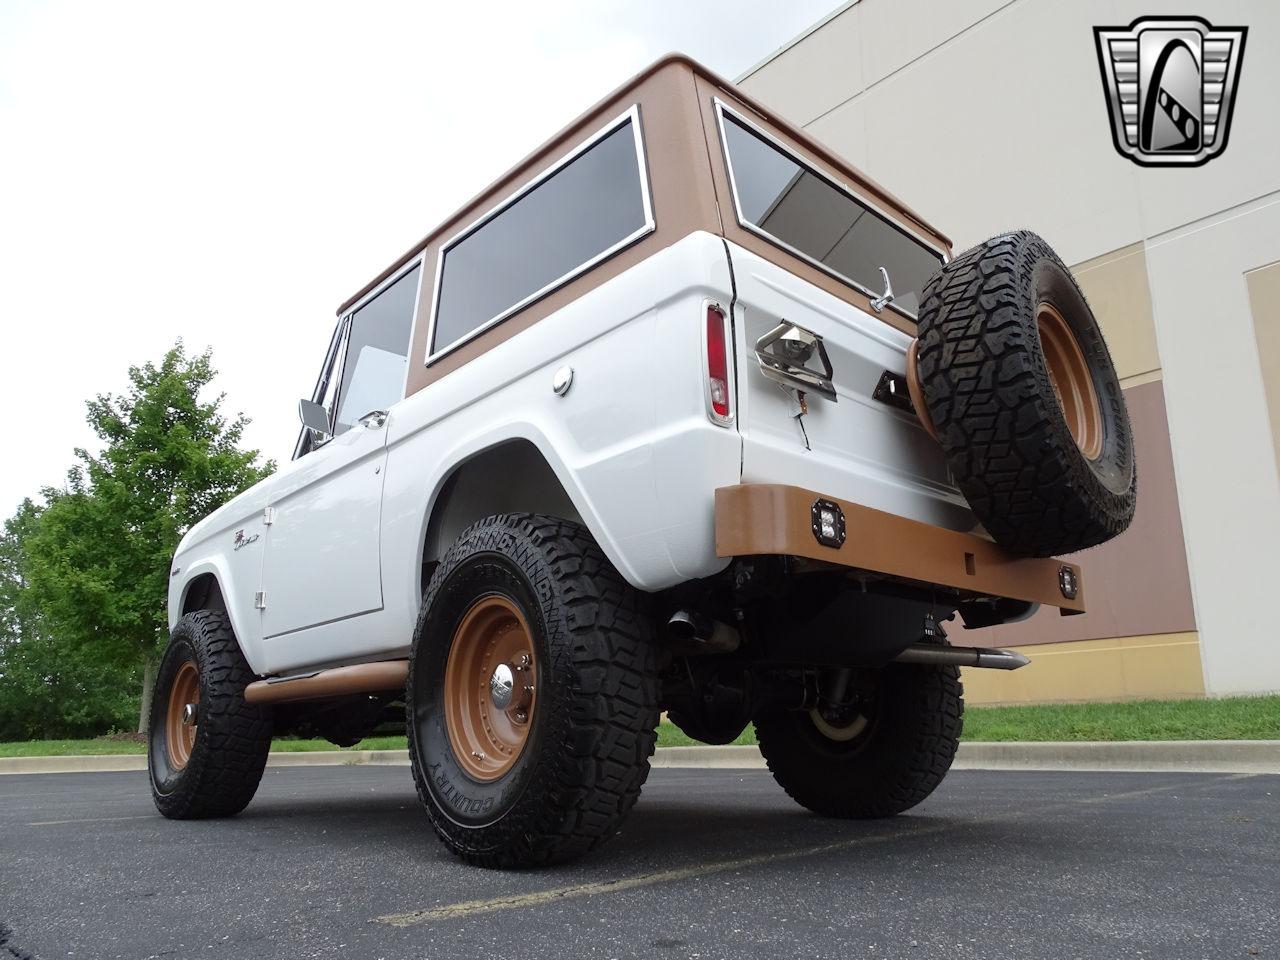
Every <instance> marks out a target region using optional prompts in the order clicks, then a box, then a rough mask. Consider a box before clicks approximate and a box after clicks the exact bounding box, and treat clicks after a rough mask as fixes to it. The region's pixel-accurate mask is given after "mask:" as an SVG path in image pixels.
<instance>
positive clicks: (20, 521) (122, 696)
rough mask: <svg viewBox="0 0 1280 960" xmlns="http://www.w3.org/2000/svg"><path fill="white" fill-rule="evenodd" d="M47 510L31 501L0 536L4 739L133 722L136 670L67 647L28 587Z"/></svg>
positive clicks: (0, 726)
mask: <svg viewBox="0 0 1280 960" xmlns="http://www.w3.org/2000/svg"><path fill="white" fill-rule="evenodd" d="M40 521H41V508H40V507H39V506H38V505H37V504H35V503H33V502H32V501H31V500H30V499H28V500H24V501H23V502H22V503H21V504H20V505H19V507H18V510H17V512H16V513H15V514H14V515H13V516H12V517H10V518H9V519H8V520H7V521H6V522H5V524H4V531H3V533H2V534H0V740H27V739H32V738H52V737H74V736H85V735H91V734H95V733H100V732H101V731H103V730H106V729H112V728H118V727H121V726H123V725H124V724H126V723H128V722H129V720H130V716H131V714H132V711H133V710H134V709H136V705H135V704H134V702H133V697H132V696H131V691H132V689H133V685H134V683H135V682H136V681H135V679H134V677H133V674H134V673H135V672H136V671H131V670H128V669H123V668H121V667H120V666H118V665H116V664H112V663H100V662H94V661H92V660H88V661H86V660H85V659H84V658H83V657H82V656H81V655H80V652H79V651H77V650H75V649H66V648H59V645H58V644H56V643H55V642H54V641H53V639H52V638H51V637H50V635H49V633H48V631H47V630H46V629H45V624H44V619H43V617H42V616H41V613H40V610H39V608H38V606H37V605H36V604H35V602H34V600H33V597H32V594H31V591H30V590H28V589H27V574H26V571H27V559H26V548H27V543H28V542H29V540H30V539H31V538H32V537H33V536H34V534H35V531H36V530H37V529H38V526H39V524H40Z"/></svg>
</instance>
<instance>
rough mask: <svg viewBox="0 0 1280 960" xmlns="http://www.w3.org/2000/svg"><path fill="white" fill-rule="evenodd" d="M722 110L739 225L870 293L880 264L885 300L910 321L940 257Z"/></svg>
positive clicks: (875, 291)
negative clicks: (889, 285) (889, 292)
mask: <svg viewBox="0 0 1280 960" xmlns="http://www.w3.org/2000/svg"><path fill="white" fill-rule="evenodd" d="M721 116H722V117H723V119H724V147H725V154H726V156H727V157H728V160H729V172H730V177H731V178H732V180H733V192H734V200H735V202H736V204H737V208H738V217H739V219H740V221H741V222H742V224H743V226H745V227H747V228H748V229H750V230H753V231H754V232H756V233H759V234H761V235H763V236H764V237H765V238H766V239H768V240H770V241H772V242H773V243H776V244H778V245H779V246H782V247H784V248H786V249H788V250H789V251H791V252H792V253H794V254H797V255H798V256H800V257H801V258H803V259H805V260H808V261H810V262H812V263H815V264H816V265H817V266H819V267H821V268H822V269H824V270H826V271H827V272H828V273H831V274H834V275H835V276H837V277H838V278H840V279H841V280H845V281H847V282H850V283H852V284H853V285H854V286H856V287H859V288H861V289H862V290H863V291H866V292H870V293H871V294H872V295H873V296H874V295H879V294H880V293H881V292H882V291H883V289H884V281H883V279H882V278H881V277H880V270H879V268H880V267H884V268H885V269H886V270H888V271H889V277H890V279H891V281H892V282H893V290H894V293H895V294H896V296H895V298H894V300H893V301H892V302H891V303H890V306H891V307H893V308H895V309H897V310H898V311H899V312H900V313H905V314H906V315H907V316H909V317H911V318H912V319H914V318H915V315H916V312H917V311H918V310H919V308H920V295H921V293H922V291H923V290H924V285H925V283H926V282H927V281H928V279H929V277H930V275H932V274H933V272H934V271H935V270H937V269H938V267H939V266H940V265H941V264H942V255H941V254H940V253H938V252H937V251H935V250H933V249H932V248H931V247H928V246H926V245H925V244H923V243H921V242H920V241H919V240H917V239H916V238H914V237H912V236H911V235H910V234H908V233H907V232H906V231H904V230H902V229H900V228H899V227H897V226H895V225H894V224H892V223H890V222H889V221H888V220H886V219H885V218H884V217H882V216H881V215H880V214H879V213H877V212H876V211H875V210H872V209H871V208H870V207H868V206H865V205H864V204H863V203H861V202H859V201H858V200H856V199H855V198H854V197H852V196H851V195H850V194H849V193H848V192H847V191H846V190H844V189H843V188H841V187H838V186H836V184H834V183H833V182H832V181H830V180H829V179H827V178H826V177H824V176H822V175H821V174H819V173H818V172H817V171H816V170H813V169H811V168H810V167H808V166H805V165H803V164H801V163H800V162H799V161H798V160H796V159H795V158H794V157H792V156H791V155H790V154H788V153H786V152H784V151H783V150H781V149H779V148H778V147H777V146H775V145H774V144H772V143H770V142H769V141H767V140H765V139H764V138H763V137H761V136H760V135H759V134H758V133H756V132H755V131H754V130H752V129H751V128H750V127H749V126H747V125H746V124H744V123H742V122H741V121H739V120H737V119H736V118H734V117H733V116H732V115H731V114H730V113H728V112H726V111H722V112H721Z"/></svg>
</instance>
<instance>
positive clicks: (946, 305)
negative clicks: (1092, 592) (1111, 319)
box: [909, 230, 1137, 557]
mask: <svg viewBox="0 0 1280 960" xmlns="http://www.w3.org/2000/svg"><path fill="white" fill-rule="evenodd" d="M913 353H914V354H915V357H916V367H915V369H914V370H911V371H909V376H912V377H915V378H917V379H918V384H917V387H918V393H920V394H922V395H923V403H924V406H925V408H926V409H925V411H924V413H923V416H924V417H927V419H928V420H930V421H932V423H931V424H928V425H929V426H931V427H932V429H933V431H934V432H935V434H936V436H937V438H938V442H939V443H940V444H941V445H942V448H943V449H944V450H945V451H946V454H947V460H948V463H949V465H950V467H951V471H952V474H953V475H954V477H955V480H956V483H957V485H958V486H959V487H960V491H961V492H962V493H963V494H964V495H965V498H966V499H967V500H968V501H969V505H970V507H971V508H972V509H973V512H974V514H975V515H976V516H977V518H978V519H979V520H980V521H981V523H982V525H983V526H984V527H985V528H986V530H987V532H988V533H990V534H991V536H992V537H993V538H994V539H995V541H996V542H997V543H998V544H1000V545H1001V546H1003V547H1005V548H1006V549H1008V550H1010V551H1011V552H1014V553H1018V554H1022V555H1025V556H1035V557H1047V556H1052V555H1055V554H1061V553H1072V552H1074V551H1076V550H1083V549H1084V548H1086V547H1092V546H1095V545H1097V544H1100V543H1104V542H1105V541H1107V540H1110V539H1112V538H1113V537H1116V536H1118V535H1119V534H1120V533H1122V532H1123V531H1124V530H1125V528H1126V527H1128V526H1129V522H1130V521H1131V520H1132V519H1133V510H1134V505H1135V503H1136V501H1137V474H1136V467H1135V462H1134V452H1133V431H1132V428H1131V427H1130V425H1129V415H1128V412H1127V411H1126V409H1125V404H1124V396H1123V394H1122V393H1121V390H1120V380H1119V378H1118V377H1117V376H1116V371H1115V367H1114V366H1113V365H1112V363H1111V354H1110V352H1109V351H1108V350H1107V344H1106V342H1105V341H1104V340H1103V338H1102V331H1101V330H1100V329H1099V327H1098V322H1097V320H1096V319H1094V316H1093V312H1092V311H1091V310H1090V309H1089V305H1088V304H1087V303H1086V302H1085V299H1084V295H1083V294H1081V292H1080V288H1079V287H1077V286H1076V283H1075V280H1074V279H1073V278H1072V276H1071V273H1070V271H1068V270H1067V268H1066V267H1065V266H1064V265H1063V263H1062V261H1061V260H1060V259H1058V256H1057V255H1056V254H1055V253H1054V252H1053V250H1052V248H1050V246H1049V245H1048V244H1047V243H1045V242H1044V240H1042V239H1041V238H1040V237H1038V236H1036V235H1035V234H1034V233H1031V232H1029V231H1026V230H1021V231H1018V232H1017V233H1009V234H1003V235H1001V236H998V237H994V238H993V239H991V240H988V241H987V242H986V243H984V244H982V245H981V246H978V247H974V248H973V249H972V250H969V251H968V252H966V253H964V254H961V255H960V256H958V257H956V258H955V259H953V260H952V261H951V262H949V263H948V264H946V265H945V266H944V267H943V268H942V269H941V270H939V271H938V272H937V273H936V274H935V275H934V276H933V277H932V279H930V281H929V283H928V285H927V286H926V287H925V291H924V302H923V304H922V305H921V307H920V322H919V342H918V344H916V345H915V349H914V350H913Z"/></svg>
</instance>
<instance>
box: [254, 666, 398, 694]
mask: <svg viewBox="0 0 1280 960" xmlns="http://www.w3.org/2000/svg"><path fill="white" fill-rule="evenodd" d="M408 678H409V661H408V660H380V661H378V662H377V663H357V664H355V665H354V666H350V667H335V668H334V669H332V670H318V671H316V672H315V673H305V674H301V675H295V676H292V677H272V678H271V679H270V680H255V681H254V682H253V683H251V684H249V685H248V686H247V687H245V688H244V698H245V700H246V701H248V702H249V703H295V702H297V701H299V700H324V699H326V698H328V697H348V696H351V695H353V694H357V693H389V692H391V691H393V690H403V689H404V685H405V681H406V680H408Z"/></svg>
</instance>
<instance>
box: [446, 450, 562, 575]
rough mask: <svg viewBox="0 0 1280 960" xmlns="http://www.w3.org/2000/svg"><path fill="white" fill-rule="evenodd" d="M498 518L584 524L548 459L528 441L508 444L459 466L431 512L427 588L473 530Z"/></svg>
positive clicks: (450, 476) (478, 455)
mask: <svg viewBox="0 0 1280 960" xmlns="http://www.w3.org/2000/svg"><path fill="white" fill-rule="evenodd" d="M498 513H541V514H545V515H547V516H552V517H560V518H561V519H563V520H574V521H577V522H578V523H581V522H582V517H581V516H580V515H579V514H578V510H577V508H576V507H574V505H573V501H572V500H570V499H569V495H568V494H567V493H566V492H565V489H564V487H562V486H561V485H560V480H559V478H557V477H556V474H555V471H554V470H552V469H551V465H550V464H549V463H547V460H546V458H545V457H544V456H543V455H542V451H541V450H539V449H538V448H537V447H536V446H534V445H533V444H532V443H531V442H530V441H528V440H508V441H507V442H505V443H500V444H498V445H497V446H496V447H490V448H489V449H488V450H485V451H483V452H482V453H478V454H476V455H475V456H474V457H472V458H471V459H469V460H465V461H463V462H462V463H460V464H458V466H456V467H455V468H454V470H453V472H452V473H451V474H449V477H448V479H447V480H445V482H444V486H443V487H442V488H441V490H440V496H439V497H438V498H437V499H436V502H435V506H434V507H433V508H432V510H431V520H430V521H429V522H428V524H427V536H426V540H425V542H424V544H423V550H422V587H423V589H424V590H425V589H426V585H427V581H428V580H430V579H431V573H432V571H433V570H434V569H435V566H436V564H437V563H438V562H439V560H440V558H441V557H443V556H444V553H445V551H446V550H448V549H449V547H450V546H451V545H452V544H453V542H454V541H455V540H457V539H458V535H459V534H460V533H462V531H463V530H464V529H466V527H467V526H469V525H470V524H472V523H475V522H476V521H477V520H480V519H483V518H484V517H491V516H493V515H494V514H498Z"/></svg>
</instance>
